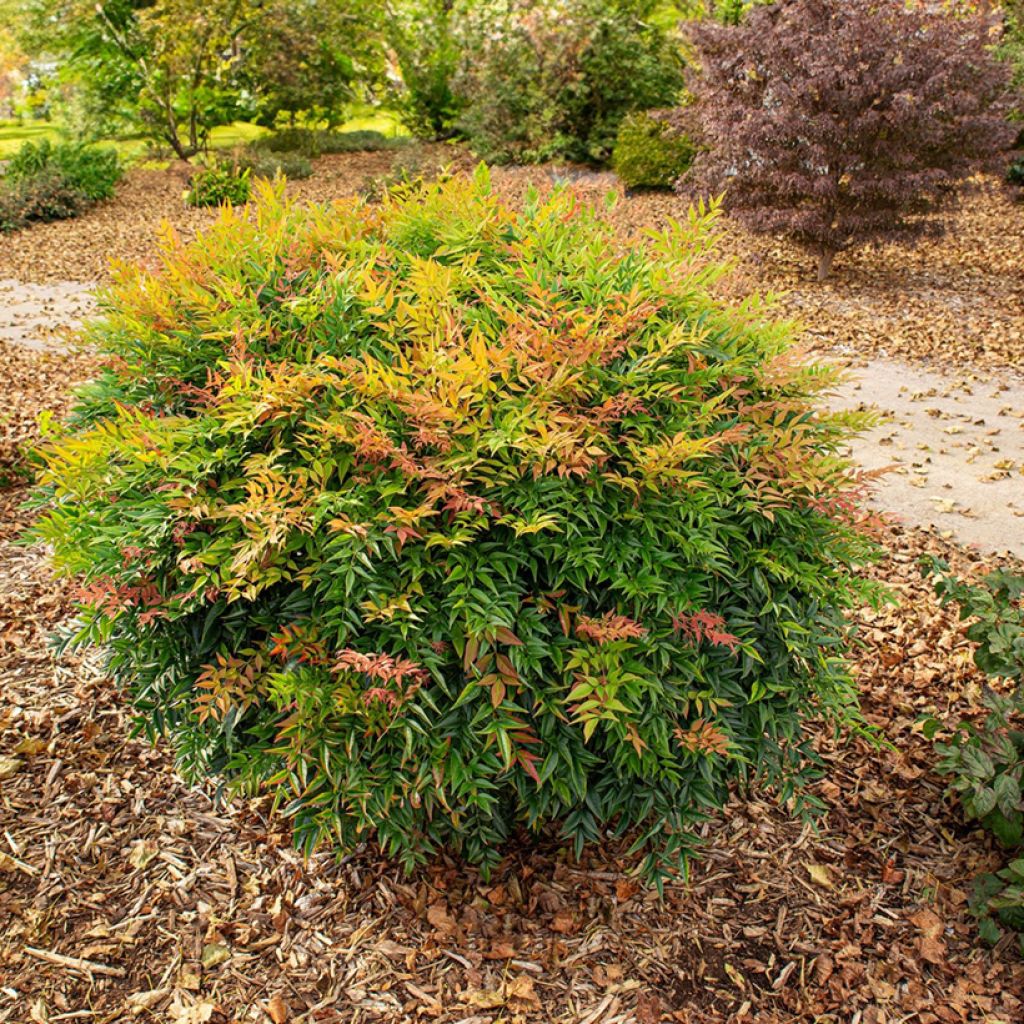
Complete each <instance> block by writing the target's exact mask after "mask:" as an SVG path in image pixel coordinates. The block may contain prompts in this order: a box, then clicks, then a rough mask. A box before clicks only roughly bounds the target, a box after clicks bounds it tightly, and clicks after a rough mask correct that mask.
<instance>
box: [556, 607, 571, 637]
mask: <svg viewBox="0 0 1024 1024" xmlns="http://www.w3.org/2000/svg"><path fill="white" fill-rule="evenodd" d="M558 621H559V623H561V626H562V632H563V633H564V634H565V635H566V636H568V635H569V631H570V629H572V619H571V618H570V615H569V609H568V608H566V607H565V605H564V604H563V605H560V606H559V608H558Z"/></svg>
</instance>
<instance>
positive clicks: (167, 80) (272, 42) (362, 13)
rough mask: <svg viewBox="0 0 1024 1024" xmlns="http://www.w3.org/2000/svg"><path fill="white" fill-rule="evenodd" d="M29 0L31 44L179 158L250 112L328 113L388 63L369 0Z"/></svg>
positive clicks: (95, 100)
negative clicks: (219, 127) (359, 81)
mask: <svg viewBox="0 0 1024 1024" xmlns="http://www.w3.org/2000/svg"><path fill="white" fill-rule="evenodd" d="M30 3H31V4H32V6H31V9H30V17H29V30H28V32H27V33H26V39H27V40H28V41H29V46H30V48H31V49H33V50H34V51H35V52H46V53H50V54H54V55H56V56H57V57H59V58H62V59H63V61H64V65H65V70H66V73H67V74H68V75H69V76H70V77H72V78H73V79H74V80H75V81H76V82H77V84H78V85H79V86H80V87H81V89H82V91H83V93H84V94H85V95H86V96H88V97H89V99H88V102H87V104H86V105H87V106H88V107H91V108H92V109H100V110H107V111H114V112H117V113H118V114H119V115H120V116H121V119H122V120H125V121H129V122H131V123H132V124H133V125H134V126H135V127H136V128H137V129H138V130H140V131H142V132H143V133H145V134H146V135H148V136H150V137H151V138H154V139H157V140H159V141H161V142H162V143H164V144H166V145H167V146H169V147H170V148H171V149H172V150H173V151H174V152H175V154H177V156H179V157H180V158H182V159H188V158H189V157H191V156H194V155H195V154H196V153H198V152H200V151H201V150H202V149H203V148H204V147H205V145H206V141H207V139H208V137H209V134H210V131H211V130H212V129H213V128H215V127H216V126H217V125H220V124H227V123H230V122H231V121H233V120H235V119H236V118H238V117H241V116H257V117H259V118H260V119H261V120H262V121H264V122H269V121H272V120H274V119H276V118H277V117H278V116H279V115H280V114H281V113H284V114H285V115H286V116H288V117H289V118H290V117H293V116H295V115H297V114H298V113H300V112H309V113H311V114H312V115H313V116H314V117H327V118H328V120H331V119H333V118H334V117H335V116H337V114H338V112H339V111H340V109H341V107H342V105H343V103H345V102H347V101H348V100H349V99H351V98H352V95H353V90H354V86H355V82H356V81H357V79H360V78H361V77H363V76H364V75H365V76H366V77H372V75H371V71H370V67H371V66H372V65H373V63H374V61H376V70H375V72H374V73H379V68H380V65H381V64H382V56H381V50H380V47H379V45H378V44H377V39H376V37H374V36H373V32H372V19H371V18H370V17H369V12H370V11H371V10H372V8H373V6H374V5H372V4H368V3H363V2H362V0H302V2H300V3H294V2H289V0H156V2H153V0H104V2H101V3H95V2H94V0H30ZM371 40H372V43H371Z"/></svg>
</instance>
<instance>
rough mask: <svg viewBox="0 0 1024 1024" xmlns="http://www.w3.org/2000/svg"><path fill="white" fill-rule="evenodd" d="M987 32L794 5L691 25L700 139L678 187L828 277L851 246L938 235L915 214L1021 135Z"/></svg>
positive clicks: (835, 4)
mask: <svg viewBox="0 0 1024 1024" xmlns="http://www.w3.org/2000/svg"><path fill="white" fill-rule="evenodd" d="M991 27H992V23H991V19H988V18H985V17H984V16H982V15H980V14H973V13H966V14H963V15H962V16H953V15H951V14H950V13H949V12H948V11H947V10H945V9H944V8H943V6H942V5H935V4H931V5H926V4H907V3H906V2H905V0H841V2H839V0H786V2H783V3H776V4H772V5H771V6H767V7H763V6H756V7H754V8H752V9H751V10H750V12H749V13H748V14H747V16H746V17H745V18H744V19H743V20H742V22H741V23H740V24H739V25H736V26H725V25H718V24H715V23H714V22H704V23H701V24H699V25H697V26H696V27H695V28H694V29H693V38H694V42H695V43H696V45H697V48H698V51H699V54H700V67H699V72H698V73H696V74H695V75H693V77H692V80H691V83H690V84H691V88H692V91H693V94H694V99H695V102H694V104H693V105H692V106H691V107H687V108H685V109H683V110H681V111H680V112H679V114H678V119H679V120H680V122H681V123H683V124H684V125H686V126H688V127H690V128H691V129H693V130H696V131H698V132H699V134H700V136H701V139H702V141H703V143H704V145H703V147H702V148H701V149H700V150H699V151H698V156H697V159H696V161H695V162H694V166H693V168H692V171H691V173H690V175H689V177H688V180H687V181H685V182H684V183H683V184H682V186H681V187H683V188H684V189H686V190H689V189H692V188H693V187H694V186H695V185H696V186H698V187H700V188H703V189H704V190H707V191H710V192H712V193H717V192H719V191H720V190H723V189H724V190H725V192H726V203H727V205H728V207H729V208H730V211H731V212H733V213H734V214H735V215H736V216H737V217H738V218H739V219H740V220H742V221H743V222H744V223H745V224H746V225H747V226H748V227H750V228H752V229H753V230H755V231H763V232H769V233H779V234H784V235H788V236H789V237H791V238H792V239H793V240H794V241H796V242H797V243H799V244H800V245H802V246H804V247H805V248H806V249H808V250H809V251H810V252H811V253H813V254H814V255H816V256H817V257H818V276H819V279H820V278H824V277H825V276H826V275H827V274H828V272H829V269H830V268H831V265H832V260H833V258H834V257H835V256H836V254H837V253H840V252H843V251H844V250H846V249H849V248H851V247H854V246H857V245H862V244H864V243H867V242H879V241H886V240H892V239H898V238H903V239H913V238H915V237H918V236H920V235H921V234H922V233H925V232H928V231H936V230H939V228H940V227H941V225H940V223H939V222H938V221H936V220H935V219H928V218H924V217H922V216H921V215H922V214H927V213H930V212H931V211H933V210H935V209H936V208H937V207H938V206H939V205H940V204H941V202H942V201H943V200H944V199H946V198H948V196H949V193H950V190H951V189H952V188H953V187H954V186H955V185H956V184H957V183H958V182H959V181H961V180H962V179H964V178H965V177H967V176H968V175H969V174H971V173H972V171H973V170H975V169H976V168H977V167H978V166H979V165H984V164H985V163H986V162H988V163H993V162H994V163H995V164H996V165H998V164H999V163H1000V162H1001V161H1000V154H1001V153H1003V152H1004V151H1005V150H1006V149H1007V148H1008V147H1009V145H1010V144H1011V142H1012V141H1013V136H1014V131H1013V129H1011V128H1010V127H1009V125H1008V122H1007V120H1006V116H1005V115H1006V109H1007V108H1006V101H1007V88H1008V78H1009V72H1008V68H1007V65H1006V64H1004V63H1000V62H998V61H997V60H996V59H995V58H994V56H993V55H992V53H991V52H990V51H991V47H992V45H993V44H994V42H995V39H994V38H993V37H991V36H990V31H991ZM1002 162H1005V161H1002Z"/></svg>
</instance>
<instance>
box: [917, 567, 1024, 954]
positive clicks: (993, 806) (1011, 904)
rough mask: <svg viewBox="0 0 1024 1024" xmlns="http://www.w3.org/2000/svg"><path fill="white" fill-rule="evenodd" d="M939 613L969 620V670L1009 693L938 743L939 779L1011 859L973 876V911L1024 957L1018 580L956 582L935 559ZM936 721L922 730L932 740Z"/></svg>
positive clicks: (1023, 618)
mask: <svg viewBox="0 0 1024 1024" xmlns="http://www.w3.org/2000/svg"><path fill="white" fill-rule="evenodd" d="M925 568H926V569H927V571H928V572H929V573H930V574H931V576H932V577H933V580H934V585H935V590H936V593H937V594H938V595H939V599H940V600H941V601H942V603H943V604H944V605H953V606H954V607H956V608H958V610H959V614H960V618H961V620H970V624H969V625H968V626H967V629H966V635H967V637H968V639H970V640H972V641H973V642H974V643H975V644H976V646H975V649H974V662H975V664H976V665H977V666H978V668H980V669H981V670H982V671H983V672H984V673H985V674H986V675H987V676H989V677H990V678H992V679H993V680H996V679H999V680H1005V681H1009V682H1010V683H1011V684H1012V685H1013V686H1014V687H1015V689H1014V690H1013V691H1012V692H1010V693H1001V692H999V691H996V690H993V689H988V690H987V692H986V693H985V695H984V704H985V707H986V709H987V714H986V716H985V718H984V719H983V720H982V721H981V723H980V724H975V723H973V722H970V721H963V722H960V723H959V724H958V725H957V726H956V729H955V730H954V733H953V736H952V737H951V738H950V740H949V742H943V743H937V744H936V750H937V751H938V753H939V755H940V760H939V765H938V768H939V771H940V772H941V773H942V774H944V775H946V776H949V777H950V778H951V780H952V781H951V782H950V786H949V790H950V793H952V794H955V795H956V796H957V798H958V799H959V801H960V803H961V805H962V807H963V811H964V814H965V815H966V817H967V818H968V820H971V821H977V822H978V823H979V824H980V825H982V826H983V827H984V828H986V829H987V830H988V831H990V832H991V833H992V834H993V835H994V836H995V837H996V839H998V841H999V843H1000V844H1001V845H1002V846H1003V847H1004V848H1005V849H1007V850H1009V851H1010V852H1011V854H1013V855H1015V856H1014V859H1012V860H1011V861H1010V862H1009V863H1008V864H1007V865H1006V866H1005V867H1003V868H1001V869H999V870H997V871H994V872H986V873H984V874H981V875H979V876H978V878H977V879H976V880H975V883H974V895H973V898H972V900H971V909H972V910H973V911H974V913H975V914H976V915H977V917H978V922H979V928H980V932H981V936H982V938H984V939H985V940H986V941H987V942H990V943H992V944H995V943H996V942H998V941H999V939H1000V938H1001V937H1002V931H1003V927H1006V928H1010V929H1013V930H1015V931H1017V932H1019V933H1020V935H1019V936H1018V940H1019V943H1020V948H1021V952H1024V856H1022V854H1024V689H1022V687H1024V575H1019V574H1017V573H1013V572H1008V571H1005V570H999V571H997V572H993V573H991V574H989V575H988V576H986V577H984V578H983V579H982V580H980V581H979V582H977V583H970V582H966V581H964V580H961V579H958V578H957V577H956V576H954V575H953V574H951V573H950V571H949V566H948V565H946V564H945V563H944V562H941V561H939V560H936V559H930V560H927V561H926V562H925ZM938 728H939V723H938V722H937V721H934V720H932V721H929V722H928V723H927V731H928V733H929V734H934V733H935V732H936V731H937V730H938Z"/></svg>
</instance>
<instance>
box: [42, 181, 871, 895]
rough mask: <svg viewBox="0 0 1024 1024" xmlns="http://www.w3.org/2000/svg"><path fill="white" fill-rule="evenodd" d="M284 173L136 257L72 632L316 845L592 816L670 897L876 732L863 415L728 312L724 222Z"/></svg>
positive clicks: (84, 442)
mask: <svg viewBox="0 0 1024 1024" xmlns="http://www.w3.org/2000/svg"><path fill="white" fill-rule="evenodd" d="M256 187H257V189H258V192H259V195H258V201H257V203H256V204H255V207H254V208H253V209H250V210H249V211H248V212H247V213H245V212H242V211H236V210H232V209H225V210H223V211H222V212H221V214H220V219H219V220H218V221H217V223H216V225H215V226H214V227H212V228H211V229H210V230H209V231H207V232H206V233H205V234H202V235H200V236H199V237H198V238H197V239H196V241H195V242H193V243H191V244H188V245H185V244H182V243H180V242H179V241H176V240H175V239H174V238H170V239H169V240H168V241H167V242H166V243H165V246H164V248H163V251H162V256H161V259H162V264H161V265H159V266H158V267H156V268H155V269H153V268H150V269H143V268H133V267H125V268H122V269H120V270H119V272H118V274H117V277H116V279H115V281H114V283H113V284H112V286H111V287H110V289H109V290H108V291H107V292H106V294H105V297H104V299H103V303H104V306H105V315H103V316H102V317H101V318H100V319H98V320H96V321H94V322H93V323H92V324H91V325H90V326H89V327H88V328H87V329H86V332H85V333H86V338H87V340H88V341H90V342H91V343H92V344H94V345H96V346H97V347H98V348H99V349H100V350H101V351H103V352H105V353H106V354H107V355H108V356H109V357H110V363H109V368H108V369H107V370H106V371H105V372H104V373H103V375H102V376H101V377H100V378H99V379H98V380H97V381H96V382H94V383H93V384H92V385H90V386H89V387H88V388H87V389H86V390H85V391H84V392H83V393H82V394H81V396H80V399H79V403H78V407H77V412H76V413H75V415H74V417H73V418H72V420H71V421H70V423H69V425H68V426H67V427H66V428H65V429H64V431H63V433H62V434H61V435H58V436H56V437H55V438H53V439H52V441H51V442H50V443H49V444H48V446H47V447H46V448H45V449H44V450H43V451H42V452H41V468H40V481H41V484H40V486H41V490H40V493H39V500H40V502H42V503H44V504H45V505H46V508H45V510H44V513H43V514H42V516H41V519H40V521H39V524H38V527H37V530H36V535H37V536H38V537H39V538H42V539H44V540H45V541H47V542H49V543H51V544H52V545H53V552H54V559H55V563H56V566H57V567H58V568H59V570H61V571H63V572H64V573H68V574H75V575H80V577H81V580H82V589H81V592H80V597H79V601H80V618H79V621H78V623H77V625H76V627H75V629H74V630H73V632H72V633H71V634H70V637H69V642H74V643H93V644H98V645H102V646H103V647H105V648H106V650H107V652H108V653H109V664H110V669H111V671H112V672H113V673H114V675H115V677H116V678H117V679H118V680H120V682H121V683H122V684H123V685H124V686H125V688H126V689H127V691H128V692H129V693H130V695H131V699H132V701H133V702H134V706H135V709H136V711H137V714H138V718H139V721H140V723H141V725H142V726H143V727H144V728H145V729H146V730H147V731H148V732H149V733H150V734H152V735H154V736H155V735H158V734H165V735H168V736H169V737H170V738H171V739H172V740H173V742H174V745H175V747H176V750H177V753H178V757H179V763H180V765H181V767H182V768H183V769H185V770H187V771H188V772H189V773H193V774H201V773H210V772H216V773H223V774H225V775H227V776H230V777H233V778H234V779H235V780H236V782H237V784H239V785H240V786H243V787H245V788H247V789H250V790H264V791H266V792H267V793H270V794H273V795H274V797H275V798H276V800H277V801H278V803H279V805H280V806H281V807H282V808H283V811H284V813H285V814H286V815H287V816H289V817H290V818H291V819H292V821H293V825H294V833H295V839H296V841H297V842H298V843H299V844H300V846H301V847H302V848H304V849H310V848H312V847H313V846H315V845H316V844H317V843H318V842H320V841H329V842H334V843H336V844H338V845H339V846H340V847H341V848H351V847H353V846H354V845H355V844H357V843H360V842H361V841H364V840H366V839H370V838H376V839H378V840H379V841H380V843H381V845H382V846H383V847H384V848H385V850H387V851H390V852H392V853H394V854H397V855H398V856H399V857H400V858H401V861H402V862H403V863H404V864H405V865H406V866H410V865H414V864H416V863H418V862H420V861H421V860H422V859H423V858H425V857H427V856H429V855H430V854H431V853H433V852H434V851H436V850H438V849H440V848H442V847H445V848H454V849H457V850H459V851H461V852H462V853H463V854H464V855H465V856H466V857H467V858H468V859H469V860H471V861H473V862H475V863H478V864H480V865H482V866H483V867H484V868H485V869H487V868H489V867H490V866H492V865H493V864H494V863H495V862H496V861H497V859H498V858H499V856H500V850H499V847H500V844H501V843H502V841H503V840H505V839H506V838H507V837H508V836H509V835H510V834H511V833H512V832H513V831H514V830H517V829H518V828H520V827H525V828H528V829H537V828H539V827H541V826H543V825H545V824H546V823H557V824H558V825H559V826H560V827H561V829H562V831H563V833H564V835H565V836H567V837H571V838H572V840H573V841H574V843H575V845H576V846H577V848H579V847H582V846H583V844H585V843H587V842H600V841H603V840H604V839H605V838H606V837H607V836H608V835H609V833H611V832H614V833H617V834H625V833H630V834H632V835H633V836H634V837H635V838H636V846H637V848H644V849H645V850H646V851H647V859H646V861H645V862H644V867H645V868H646V870H647V874H648V877H651V878H654V879H655V880H658V879H660V877H661V875H662V872H665V871H672V870H675V869H678V868H679V867H680V866H681V865H683V864H684V863H685V859H686V856H687V852H688V850H689V849H690V848H691V847H692V844H693V839H692V834H691V831H690V829H691V826H693V825H694V823H696V822H698V821H700V820H702V819H703V818H704V817H705V816H706V815H707V814H708V813H710V812H711V811H712V810H713V809H715V808H718V807H720V806H721V805H722V804H723V802H724V801H725V800H726V799H727V796H728V789H729V786H730V784H731V783H733V782H734V781H737V780H743V781H746V782H749V783H753V782H760V783H763V784H766V785H768V786H770V787H771V788H773V789H775V790H776V791H777V792H778V793H779V795H780V796H781V797H782V798H783V799H789V798H791V797H792V796H793V795H794V794H795V793H796V794H798V793H800V790H801V785H802V783H803V782H805V781H806V779H807V777H808V776H809V774H812V773H813V770H814V768H813V758H812V755H811V750H810V745H809V744H810V738H812V737H813V736H814V735H815V734H816V730H817V726H816V725H815V724H814V723H813V720H814V719H815V717H816V716H818V715H819V714H822V713H824V714H825V715H826V716H832V717H834V718H838V719H840V720H844V721H855V720H856V708H855V696H854V689H853V687H852V684H851V682H850V680H849V678H848V676H847V674H846V672H845V669H844V665H843V661H842V653H843V644H844V639H845V637H846V634H847V625H846V622H845V618H844V614H843V613H844V609H846V608H848V607H849V606H851V605H853V604H856V603H859V602H860V601H861V600H862V599H863V597H864V595H865V593H866V584H864V583H862V582H860V581H859V579H858V577H857V576H856V575H855V573H854V572H853V566H854V565H855V564H856V563H858V562H859V561H861V560H862V559H864V558H866V557H869V555H870V553H871V551H872V542H871V541H870V540H868V539H866V536H865V534H864V532H863V530H862V528H861V524H860V522H859V515H858V513H857V512H856V511H855V509H856V499H857V496H858V494H859V491H860V488H861V482H860V481H859V480H858V478H857V477H856V476H855V475H854V473H853V472H852V471H851V469H850V467H849V466H848V464H847V462H846V461H845V460H844V458H843V457H842V455H841V454H840V453H841V450H842V447H843V445H844V444H845V443H846V441H847V439H848V436H849V433H850V430H851V429H853V428H854V427H856V426H857V425H858V423H859V421H858V419H857V416H856V414H832V413H824V412H820V411H817V409H816V407H815V404H814V403H815V399H816V396H817V395H818V393H819V392H820V391H821V390H822V389H823V388H825V387H827V386H828V385H829V383H830V382H831V381H832V379H833V376H834V375H833V374H832V372H831V371H825V370H822V369H812V368H808V367H805V366H803V365H802V364H801V362H800V360H799V359H798V358H797V357H796V356H794V354H793V352H792V351H791V349H790V343H791V330H790V328H789V327H788V326H787V325H785V324H778V323H775V322H773V321H772V320H771V319H770V316H769V314H768V313H767V312H766V309H765V307H764V306H763V305H762V304H761V303H759V302H757V301H755V300H749V301H747V302H745V303H744V304H742V305H741V306H739V307H730V306H728V305H726V304H725V303H724V302H722V301H720V300H719V299H717V298H715V297H714V288H715V282H716V281H717V280H718V279H719V278H720V276H721V274H722V273H723V272H724V270H725V269H726V268H725V267H724V266H722V265H720V264H719V263H718V262H717V261H716V259H715V257H714V253H713V244H714V238H713V234H712V228H711V223H710V222H711V221H713V220H714V217H715V213H716V211H711V212H708V213H704V212H693V213H692V214H691V216H690V218H689V219H688V220H687V221H686V222H685V223H678V224H671V225H670V226H669V227H668V228H667V229H666V230H664V231H663V232H661V233H653V232H652V233H651V234H650V236H649V238H648V239H647V241H646V243H645V244H640V245H637V244H630V245H626V244H624V243H620V242H619V241H618V240H617V237H616V234H615V231H614V229H613V227H612V226H611V224H610V222H609V221H608V220H607V219H606V217H605V215H604V214H603V213H602V212H600V211H598V210H595V209H592V208H590V207H587V206H585V205H582V204H581V203H580V202H579V201H578V200H577V198H576V196H575V195H574V194H573V193H572V192H571V191H557V192H555V193H554V194H552V195H551V196H549V197H547V198H541V197H539V196H538V195H536V194H531V195H529V196H528V197H527V198H526V202H525V206H524V208H523V209H522V210H520V211H516V210H513V209H510V208H508V207H506V206H505V205H503V204H502V202H501V201H500V200H499V199H498V198H497V197H496V196H495V195H494V194H492V192H491V189H490V185H489V181H488V178H487V174H486V171H485V170H484V169H481V170H479V171H478V172H477V173H476V175H475V176H474V177H473V179H471V180H467V179H466V178H463V177H456V178H452V179H449V180H445V181H440V182H436V183H433V184H430V185H427V186H424V187H422V188H420V189H410V190H403V191H401V192H399V193H397V194H395V193H389V194H385V195H384V196H383V199H382V201H381V203H380V204H379V205H375V206H366V205H363V204H361V203H359V202H358V201H355V200H352V201H344V202H338V203H335V204H334V205H333V206H331V207H298V206H295V205H291V204H289V203H288V202H287V201H286V200H285V199H284V197H283V191H282V189H281V188H280V187H279V186H278V187H273V188H272V187H270V186H265V185H262V184H257V186H256ZM797 803H799V800H798V801H797Z"/></svg>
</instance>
